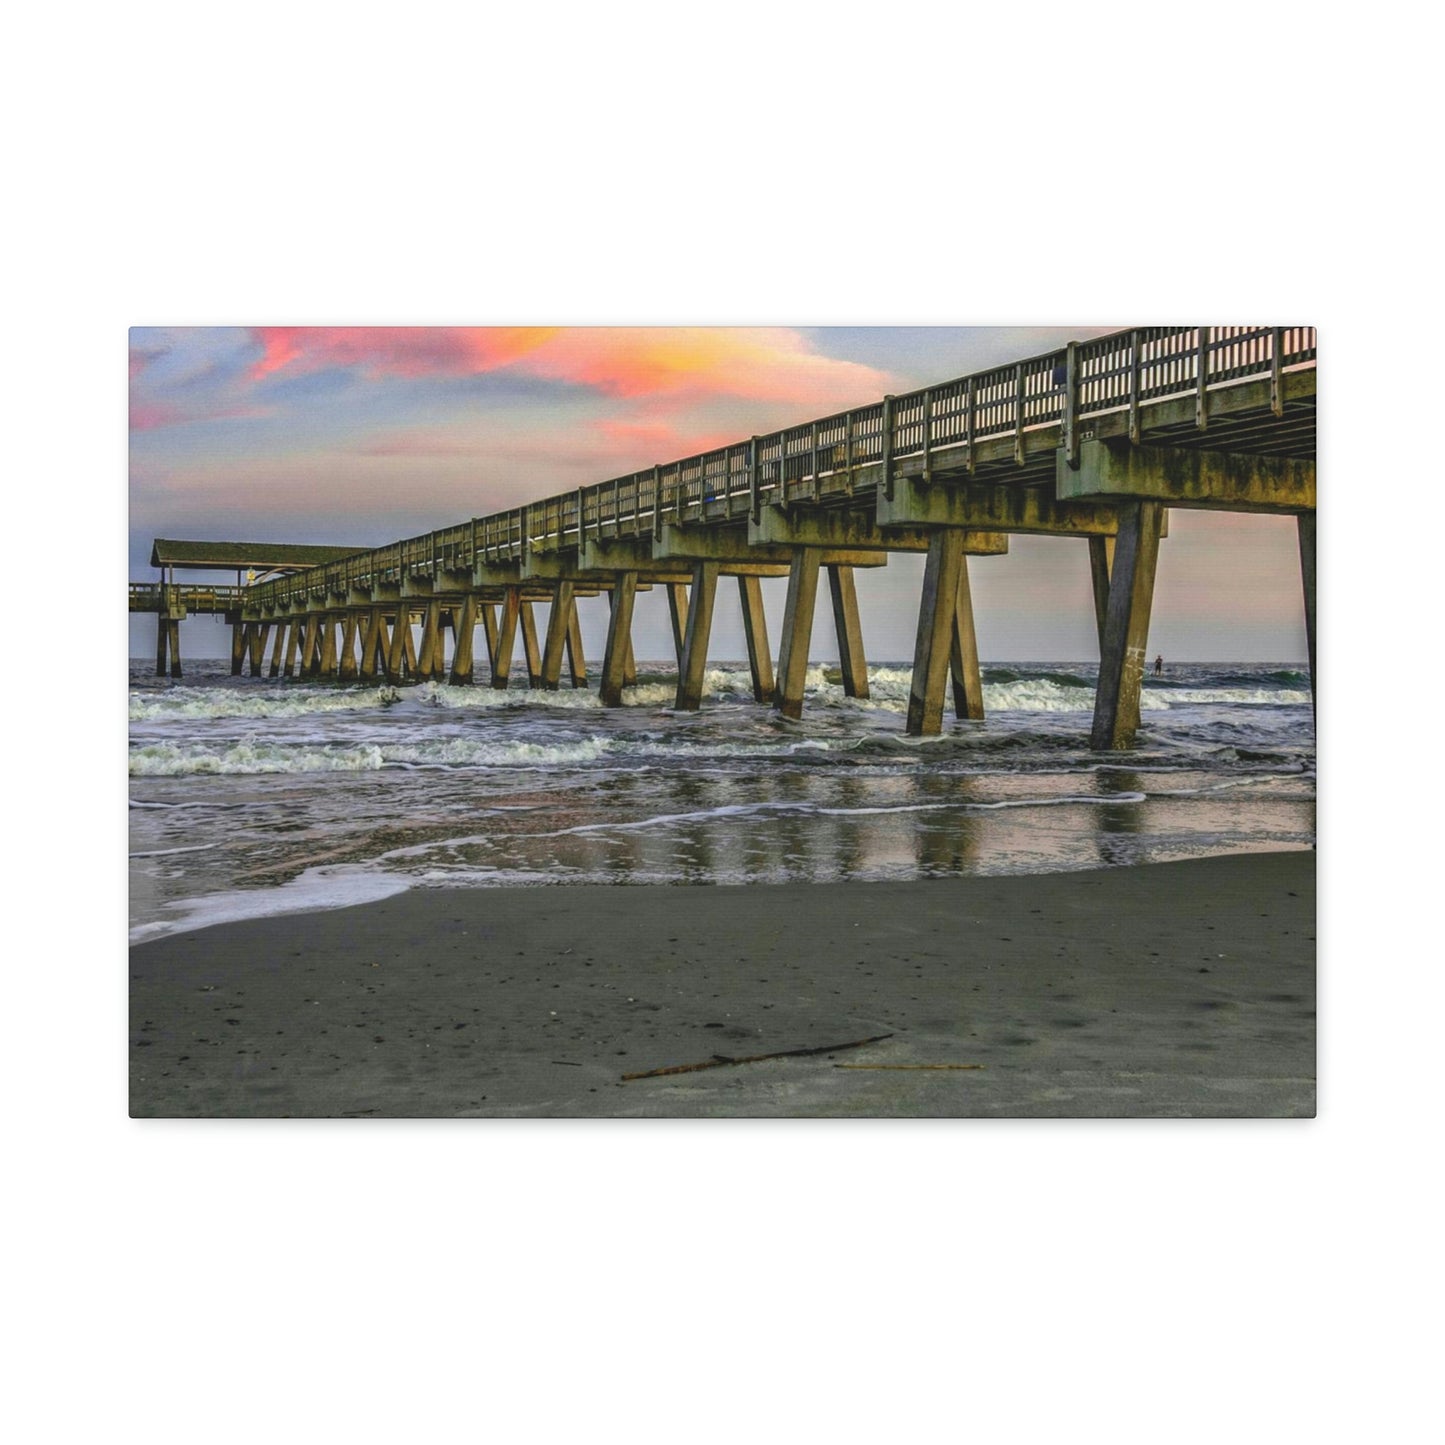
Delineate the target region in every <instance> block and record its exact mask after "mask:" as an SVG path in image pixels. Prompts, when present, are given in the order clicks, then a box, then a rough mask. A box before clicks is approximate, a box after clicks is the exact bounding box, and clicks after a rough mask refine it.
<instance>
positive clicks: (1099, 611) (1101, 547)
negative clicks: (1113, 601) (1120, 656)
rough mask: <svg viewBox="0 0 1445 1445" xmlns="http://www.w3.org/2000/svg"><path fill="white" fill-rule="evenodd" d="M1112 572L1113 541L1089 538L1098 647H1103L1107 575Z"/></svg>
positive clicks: (1107, 597)
mask: <svg viewBox="0 0 1445 1445" xmlns="http://www.w3.org/2000/svg"><path fill="white" fill-rule="evenodd" d="M1113 570H1114V539H1113V538H1112V537H1090V538H1089V577H1090V580H1091V581H1092V582H1093V584H1094V625H1095V627H1096V628H1097V629H1098V633H1099V647H1100V649H1102V648H1103V646H1104V623H1105V620H1106V619H1107V618H1108V615H1109V574H1110V573H1111V572H1112V571H1113Z"/></svg>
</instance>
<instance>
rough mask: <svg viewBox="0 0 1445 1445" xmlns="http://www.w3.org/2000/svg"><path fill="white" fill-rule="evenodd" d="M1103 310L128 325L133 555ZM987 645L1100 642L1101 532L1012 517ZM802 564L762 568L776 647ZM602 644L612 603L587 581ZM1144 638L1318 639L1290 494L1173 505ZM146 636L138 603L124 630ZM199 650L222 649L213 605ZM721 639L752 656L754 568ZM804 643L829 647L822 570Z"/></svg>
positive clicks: (897, 645) (850, 390)
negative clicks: (965, 317) (1093, 580)
mask: <svg viewBox="0 0 1445 1445" xmlns="http://www.w3.org/2000/svg"><path fill="white" fill-rule="evenodd" d="M1127 324H1129V322H1128V321H1123V322H1120V323H1118V324H1116V325H1109V326H1091V327H1078V326H1074V327H1038V326H1032V327H823V328H806V327H691V328H689V327H490V328H489V327H365V326H351V327H267V326H256V327H214V328H211V327H182V328H167V327H136V328H133V329H132V330H131V333H130V355H129V374H130V499H129V500H130V508H129V548H130V558H129V565H130V575H131V578H132V580H134V581H149V580H154V578H155V575H156V574H155V571H154V569H152V568H151V567H150V565H149V559H150V549H151V542H152V539H153V538H155V537H158V536H159V537H172V538H184V539H195V540H215V541H229V540H235V541H275V542H316V543H327V544H335V545H355V546H356V547H358V548H362V547H371V546H379V545H381V544H383V543H386V542H393V541H396V540H397V539H399V538H402V537H410V536H415V535H418V534H420V533H423V532H426V531H430V530H431V529H433V528H437V527H444V526H451V525H454V524H455V523H458V522H461V521H464V520H466V519H468V518H470V517H473V516H485V515H487V514H488V513H491V512H496V511H501V510H504V509H506V508H508V507H514V506H517V505H520V504H521V503H523V502H527V501H535V500H538V499H540V498H542V497H546V496H550V495H554V494H556V493H559V492H564V491H569V490H572V489H574V488H576V487H578V486H582V485H587V484H590V483H593V482H600V481H605V480H607V479H609V478H611V477H615V476H621V475H626V474H627V473H629V472H632V471H636V470H639V469H640V468H642V467H646V466H651V465H652V464H654V463H656V462H669V461H673V460H675V459H676V458H678V457H683V456H690V455H693V454H695V453H697V452H699V451H704V450H708V449H710V448H712V447H715V446H719V445H722V444H724V443H727V442H731V441H736V440H740V439H743V438H746V437H749V436H752V435H754V434H760V433H764V432H769V431H772V430H775V429H777V428H779V427H781V426H786V425H792V424H795V423H799V422H804V421H807V420H809V419H810V418H812V417H816V416H825V415H829V414H832V413H836V412H838V411H841V410H843V409H844V408H846V407H850V406H858V405H863V404H866V403H868V402H871V401H876V400H877V399H878V398H879V397H881V396H883V395H884V394H885V393H888V392H905V391H911V390H914V389H916V388H918V387H922V386H926V385H928V384H930V383H935V382H941V381H945V380H948V379H951V378H953V377H957V376H962V375H966V374H967V373H969V372H972V371H977V370H980V369H983V368H986V367H989V366H993V365H997V364H1001V363H1004V362H1009V361H1015V360H1019V359H1021V358H1023V357H1027V356H1031V355H1034V354H1037V353H1039V352H1044V351H1049V350H1052V349H1054V348H1055V347H1058V346H1060V345H1062V344H1063V343H1064V342H1066V341H1068V340H1070V339H1080V340H1081V339H1084V338H1086V337H1089V336H1095V335H1101V334H1103V333H1105V332H1108V331H1113V330H1118V329H1120V327H1122V326H1124V325H1127ZM921 578H922V561H921V559H920V558H918V557H908V556H901V555H897V554H894V555H893V556H892V557H891V558H890V560H889V563H888V565H887V567H885V568H877V569H868V570H866V571H865V570H860V571H859V572H858V574H857V581H858V596H859V602H860V609H861V613H862V624H863V638H864V650H865V653H866V655H867V656H868V657H869V658H870V660H874V661H898V660H904V659H907V658H908V657H910V656H911V654H912V648H913V636H914V630H915V627H916V623H917V607H918V595H919V589H920V585H921ZM970 578H971V581H972V586H973V597H974V608H975V620H976V627H977V632H978V643H979V651H980V655H981V656H982V657H983V658H984V659H985V660H986V661H1030V660H1039V661H1089V660H1093V659H1094V658H1096V657H1097V642H1096V638H1095V633H1094V623H1093V603H1092V599H1091V593H1090V588H1089V568H1088V549H1087V547H1086V545H1085V544H1084V542H1082V541H1081V540H1078V539H1059V538H1051V537H1012V538H1011V539H1010V545H1009V552H1008V554H1007V555H1006V556H1003V557H989V558H980V559H976V560H974V561H973V562H971V564H970ZM785 587H786V584H785V582H783V581H781V580H778V581H767V582H765V583H764V601H765V606H766V610H767V615H768V621H769V630H770V634H771V636H772V640H773V650H774V652H776V651H777V645H778V627H779V624H780V622H781V617H782V609H783V598H784V595H785ZM579 606H580V608H581V614H580V615H581V619H582V628H583V637H584V642H585V645H586V650H587V652H588V655H589V657H594V658H599V659H600V655H601V648H602V642H603V639H604V637H605V632H606V602H605V600H604V599H601V598H598V599H595V600H592V601H586V600H584V601H583V602H581V603H580V604H579ZM670 637H671V634H670V624H669V622H668V614H667V606H666V600H665V596H664V594H663V593H662V592H661V591H660V590H658V591H654V592H652V593H650V594H647V595H645V596H642V597H639V599H638V605H637V615H636V624H635V648H636V651H637V655H638V656H639V657H640V658H644V659H646V658H663V657H666V656H669V655H670V652H671V641H670ZM1149 646H1150V650H1151V651H1157V652H1162V653H1163V654H1164V655H1165V657H1166V658H1172V659H1174V660H1176V661H1181V662H1182V661H1240V662H1247V661H1278V662H1298V661H1302V660H1303V659H1304V658H1305V656H1306V651H1305V633H1304V611H1303V603H1302V597H1301V585H1300V575H1299V553H1298V548H1297V541H1296V536H1295V526H1294V521H1293V519H1292V518H1287V517H1255V516H1244V515H1240V514H1227V513H1206V512H1186V511H1181V510H1177V509H1176V510H1174V511H1172V512H1171V513H1170V535H1169V537H1168V538H1167V539H1166V540H1165V541H1164V543H1163V545H1162V548H1161V555H1160V562H1159V572H1158V579H1157V583H1156V591H1155V600H1154V611H1153V621H1152V625H1151V631H1150V642H1149ZM153 649H154V621H153V620H152V619H151V618H149V617H143V616H138V617H135V618H132V620H131V631H130V652H131V655H132V656H137V657H143V656H146V655H148V654H149V653H151V652H153ZM181 653H182V657H183V658H185V657H187V656H190V657H207V656H209V657H220V656H225V655H228V653H229V636H228V630H227V629H226V628H225V626H224V625H223V624H222V623H221V622H220V621H219V620H217V619H212V618H195V619H189V620H188V621H187V622H186V623H185V624H183V630H182V637H181ZM710 655H711V656H712V657H714V658H716V659H729V658H739V657H742V656H744V655H745V653H744V647H743V638H742V627H741V612H740V608H739V604H738V602H737V598H736V589H735V588H732V587H730V586H729V587H727V588H725V589H723V590H720V593H719V601H718V606H717V612H716V616H715V620H714V632H713V642H712V646H711V648H710ZM810 655H811V656H812V657H813V658H814V659H816V660H820V661H823V660H830V659H834V658H836V656H837V645H836V641H835V638H834V636H833V628H832V620H831V615H830V609H829V608H828V605H827V601H826V589H825V591H824V593H823V594H822V600H821V601H820V604H819V607H818V610H817V615H816V618H815V624H814V634H813V643H812V647H811V649H810Z"/></svg>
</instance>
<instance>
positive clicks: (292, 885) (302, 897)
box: [130, 865, 414, 943]
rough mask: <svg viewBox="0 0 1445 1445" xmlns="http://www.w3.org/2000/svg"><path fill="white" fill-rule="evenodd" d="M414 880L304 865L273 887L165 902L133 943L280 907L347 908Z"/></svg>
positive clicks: (135, 931) (134, 932)
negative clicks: (165, 915) (160, 915)
mask: <svg viewBox="0 0 1445 1445" xmlns="http://www.w3.org/2000/svg"><path fill="white" fill-rule="evenodd" d="M413 881H414V880H412V879H409V878H405V877H402V876H400V875H398V874H394V873H373V872H366V871H363V870H360V869H354V868H350V867H347V866H344V865H343V866H340V867H332V868H308V869H307V870H306V872H304V873H302V874H300V875H299V876H298V877H296V878H293V879H292V880H291V881H290V882H289V883H282V884H280V885H279V886H278V887H275V888H238V889H235V890H233V891H231V892H227V893H210V894H206V895H204V896H203V897H200V898H182V899H177V900H176V901H175V902H173V903H167V904H166V905H165V907H166V911H167V912H168V913H171V914H172V915H174V916H172V917H169V918H163V919H158V920H156V921H154V922H151V923H141V924H137V925H136V926H135V927H134V928H132V929H131V931H130V941H131V942H132V943H144V942H145V941H146V940H147V939H152V938H161V937H164V936H165V935H167V934H171V933H186V932H189V931H190V930H192V929H196V928H209V927H210V926H211V925H212V924H215V923H237V922H240V921H242V920H243V919H248V918H274V917H276V916H277V915H279V914H283V913H315V912H319V911H320V910H322V909H330V908H350V907H352V906H353V905H355V904H358V903H375V902H376V901H377V900H378V899H382V898H390V897H392V896H393V895H394V894H397V893H405V892H406V890H407V889H408V888H410V887H411V886H412V883H413Z"/></svg>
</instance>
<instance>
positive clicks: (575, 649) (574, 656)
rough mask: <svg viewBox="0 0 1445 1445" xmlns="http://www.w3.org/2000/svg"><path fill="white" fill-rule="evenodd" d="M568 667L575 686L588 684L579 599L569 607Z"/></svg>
mask: <svg viewBox="0 0 1445 1445" xmlns="http://www.w3.org/2000/svg"><path fill="white" fill-rule="evenodd" d="M567 669H568V671H569V672H570V673H571V676H572V686H573V687H586V686H587V659H586V657H585V656H584V655H583V652H582V620H581V618H579V617H578V616H577V599H576V598H575V597H574V598H573V599H572V605H571V607H569V608H568V609H567Z"/></svg>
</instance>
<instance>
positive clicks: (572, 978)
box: [130, 851, 1315, 1118]
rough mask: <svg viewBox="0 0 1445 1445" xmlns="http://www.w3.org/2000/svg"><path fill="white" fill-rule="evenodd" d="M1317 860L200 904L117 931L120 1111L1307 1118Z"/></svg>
mask: <svg viewBox="0 0 1445 1445" xmlns="http://www.w3.org/2000/svg"><path fill="white" fill-rule="evenodd" d="M1314 880H1315V855H1314V853H1313V852H1312V851H1288V852H1272V853H1260V854H1236V855H1232V856H1226V857H1211V858H1202V859H1192V860H1188V861H1183V862H1168V863H1153V864H1146V865H1142V866H1135V867H1128V868H1109V869H1094V870H1078V871H1071V872H1064V873H1046V874H1034V875H1026V876H1010V877H956V878H936V879H923V880H917V881H912V882H886V881H885V882H859V883H823V884H796V883H782V884H776V885H771V886H752V887H708V886H672V887H667V886H648V885H622V886H612V887H607V886H585V885H584V886H574V887H530V888H527V887H520V888H519V887H494V888H466V889H463V888H450V889H412V890H408V891H406V892H403V893H398V894H395V895H393V896H390V897H387V898H382V899H379V900H376V901H373V902H370V903H366V904H364V905H361V906H356V907H350V908H335V909H325V910H320V911H316V912H310V913H296V914H290V915H284V916H274V917H262V918H254V919H247V920H243V921H238V922H232V923H224V924H218V925H216V926H214V927H210V928H202V929H194V930H191V931H188V932H181V933H176V934H172V935H170V936H167V937H162V938H159V939H155V940H152V941H149V942H143V943H140V944H138V945H135V946H133V947H132V949H131V954H130V999H131V1113H132V1115H133V1116H136V1117H209V1118H240V1117H249V1118H258V1117H259V1118H270V1117H308V1116H320V1117H365V1118H400V1117H407V1118H415V1117H446V1118H453V1117H457V1118H485V1117H523V1118H547V1117H561V1118H578V1117H598V1116H601V1117H627V1118H634V1117H659V1116H661V1117H672V1118H694V1117H709V1116H737V1117H750V1118H764V1117H826V1116H840V1115H841V1116H849V1117H923V1116H936V1117H1004V1118H1008V1117H1034V1118H1038V1117H1058V1118H1074V1117H1233V1118H1244V1117H1260V1116H1271V1117H1279V1116H1290V1117H1299V1116H1310V1115H1312V1114H1313V1113H1314V1109H1315V1084H1314V1073H1315V926H1314V918H1315V888H1314ZM883 1034H887V1035H889V1037H887V1038H884V1039H881V1040H879V1041H878V1042H874V1043H870V1044H867V1045H864V1046H862V1047H856V1048H842V1047H836V1048H834V1047H831V1046H841V1045H845V1044H852V1043H854V1042H855V1041H857V1040H860V1039H864V1038H873V1037H875V1036H878V1035H883ZM800 1049H828V1050H829V1051H828V1052H823V1053H811V1054H807V1055H797V1056H794V1057H787V1058H779V1059H769V1060H765V1061H762V1062H756V1063H736V1064H724V1065H719V1066H717V1067H711V1068H705V1069H699V1070H694V1071H690V1072H684V1073H677V1074H666V1075H660V1076H656V1077H651V1078H645V1079H635V1080H630V1081H624V1080H623V1078H622V1075H624V1074H630V1073H643V1072H646V1071H650V1070H654V1069H659V1068H669V1067H674V1066H679V1065H692V1064H698V1063H706V1062H709V1061H712V1060H714V1059H715V1057H716V1056H723V1057H726V1058H730V1059H743V1058H753V1057H755V1056H758V1055H763V1054H772V1053H784V1052H790V1051H793V1050H800ZM941 1065H948V1066H950V1067H947V1068H944V1067H938V1066H941ZM958 1065H978V1066H981V1067H970V1068H959V1067H953V1066H958ZM844 1066H847V1067H844ZM864 1066H866V1067H864ZM885 1066H886V1067H885ZM900 1066H907V1067H900ZM920 1066H927V1067H920Z"/></svg>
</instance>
